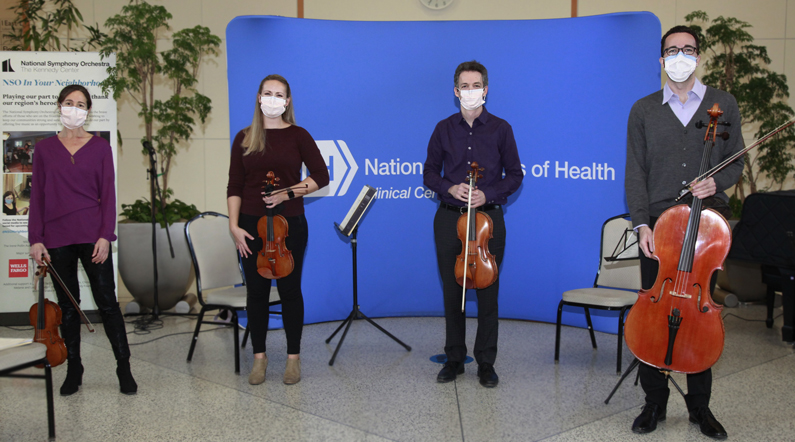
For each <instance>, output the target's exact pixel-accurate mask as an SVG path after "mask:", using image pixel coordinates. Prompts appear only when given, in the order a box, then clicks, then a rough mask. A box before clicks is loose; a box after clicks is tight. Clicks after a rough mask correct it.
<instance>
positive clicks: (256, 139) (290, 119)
mask: <svg viewBox="0 0 795 442" xmlns="http://www.w3.org/2000/svg"><path fill="white" fill-rule="evenodd" d="M268 80H276V81H278V82H279V83H281V84H283V85H284V87H285V89H286V90H287V98H289V99H290V103H289V104H288V105H287V108H286V109H285V111H284V113H283V114H282V120H284V122H285V123H288V124H292V125H295V111H294V110H293V100H292V96H293V95H292V93H291V92H290V83H288V82H287V80H286V79H285V78H284V77H282V76H281V75H278V74H271V75H268V76H267V77H265V78H263V79H262V81H261V82H260V84H259V89H257V98H256V99H255V100H254V118H253V119H252V120H251V126H249V127H247V128H246V129H245V133H246V136H245V138H243V147H245V148H246V151H245V152H244V153H243V155H244V156H245V155H248V154H251V153H257V152H264V151H265V126H264V124H263V123H262V111H261V110H260V108H259V104H260V103H259V97H260V94H261V93H262V86H263V85H264V84H265V82H266V81H268Z"/></svg>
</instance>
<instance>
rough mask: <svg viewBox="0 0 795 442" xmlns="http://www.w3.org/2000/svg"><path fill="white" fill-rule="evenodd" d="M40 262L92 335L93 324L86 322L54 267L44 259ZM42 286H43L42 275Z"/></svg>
mask: <svg viewBox="0 0 795 442" xmlns="http://www.w3.org/2000/svg"><path fill="white" fill-rule="evenodd" d="M41 260H42V261H44V266H43V267H44V268H45V269H47V270H49V272H50V274H51V275H52V277H53V279H55V281H56V282H58V285H60V286H61V288H62V289H63V291H64V292H66V296H67V297H68V298H69V300H70V301H72V305H74V306H75V308H76V309H77V311H78V312H79V313H80V318H81V319H82V320H83V323H84V324H86V328H87V329H88V331H89V332H91V333H94V327H92V326H93V325H94V324H92V323H91V321H89V320H88V316H86V314H85V313H83V310H81V309H80V306H79V305H77V301H75V298H74V296H72V293H71V292H70V291H69V289H68V288H66V284H64V283H63V280H62V279H61V276H60V275H59V274H58V272H56V271H55V267H53V266H52V263H51V262H50V260H49V259H47V258H45V257H42V258H41ZM42 284H44V275H42Z"/></svg>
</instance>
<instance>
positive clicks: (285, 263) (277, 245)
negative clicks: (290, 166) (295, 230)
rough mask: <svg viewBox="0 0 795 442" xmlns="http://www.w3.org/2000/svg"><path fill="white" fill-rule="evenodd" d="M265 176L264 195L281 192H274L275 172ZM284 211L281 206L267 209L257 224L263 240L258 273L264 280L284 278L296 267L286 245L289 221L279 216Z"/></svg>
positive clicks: (277, 179)
mask: <svg viewBox="0 0 795 442" xmlns="http://www.w3.org/2000/svg"><path fill="white" fill-rule="evenodd" d="M265 176H266V179H265V180H264V181H263V182H264V183H265V186H263V190H264V194H265V195H268V196H269V195H273V194H274V193H277V192H279V191H277V192H274V190H273V189H274V187H275V186H277V185H278V184H275V182H276V181H279V178H276V176H275V174H274V173H273V171H269V172H268V173H267V175H265ZM283 190H284V191H286V190H287V189H283ZM282 210H284V206H283V205H281V204H280V205H278V206H276V207H274V208H272V209H269V208H267V207H266V208H265V216H263V217H262V218H260V219H259V222H257V233H258V234H259V237H260V238H262V250H260V251H259V252H257V273H259V274H260V276H262V277H263V278H268V279H279V278H284V277H285V276H287V275H289V274H290V273H292V271H293V267H294V266H295V263H294V262H293V254H292V252H290V251H289V250H288V249H287V246H286V245H285V243H284V242H285V240H286V239H287V231H288V225H287V220H286V219H284V217H283V216H281V215H279V213H281V212H282Z"/></svg>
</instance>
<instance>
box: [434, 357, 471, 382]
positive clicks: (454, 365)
mask: <svg viewBox="0 0 795 442" xmlns="http://www.w3.org/2000/svg"><path fill="white" fill-rule="evenodd" d="M460 374H464V364H462V363H461V362H445V363H444V367H442V369H441V371H439V374H438V375H437V376H436V382H440V383H443V384H444V383H446V382H451V381H454V380H455V378H456V376H458V375H460Z"/></svg>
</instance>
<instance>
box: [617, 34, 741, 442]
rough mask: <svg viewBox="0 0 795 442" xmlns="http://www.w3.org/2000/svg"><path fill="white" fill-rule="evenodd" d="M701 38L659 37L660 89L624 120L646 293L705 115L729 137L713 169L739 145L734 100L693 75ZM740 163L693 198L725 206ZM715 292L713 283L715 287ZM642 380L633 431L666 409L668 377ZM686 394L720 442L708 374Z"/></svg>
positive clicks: (692, 172)
mask: <svg viewBox="0 0 795 442" xmlns="http://www.w3.org/2000/svg"><path fill="white" fill-rule="evenodd" d="M698 45H699V42H698V35H697V34H696V33H695V32H693V30H691V29H690V28H688V27H686V26H675V27H673V28H671V30H669V31H668V32H667V33H666V34H665V35H664V36H663V38H662V41H661V48H660V49H661V51H660V52H661V57H660V64H661V65H662V67H663V69H664V70H665V72H666V74H667V75H668V81H667V82H666V84H665V87H664V88H663V89H662V90H660V91H657V92H655V93H653V94H651V95H649V96H647V97H644V98H641V99H640V100H638V101H637V102H636V103H635V104H634V105H633V106H632V110H631V111H630V114H629V122H628V123H627V164H626V179H625V188H626V194H627V205H628V206H629V212H630V215H631V216H632V224H633V226H634V227H635V230H636V231H637V232H638V237H639V246H640V248H641V250H642V251H643V253H642V254H641V256H640V258H641V260H640V261H641V279H642V284H643V288H644V289H649V288H651V287H652V286H653V285H654V282H655V279H656V278H657V271H658V268H659V266H658V263H657V261H656V260H655V259H652V254H653V253H654V238H653V236H652V232H653V230H652V229H653V228H654V224H655V222H656V221H657V218H658V217H659V216H660V215H661V214H662V212H663V211H665V210H666V209H668V208H669V207H672V206H674V205H675V204H678V203H676V202H675V201H674V199H675V198H676V197H677V196H679V191H680V190H681V189H682V188H683V187H684V186H685V185H687V184H689V183H691V182H692V181H693V180H694V179H695V178H696V177H697V176H698V169H699V166H700V164H701V157H702V154H703V151H704V133H705V131H706V128H704V127H700V126H701V125H700V124H698V123H700V122H702V121H703V122H704V123H707V122H708V120H709V115H708V114H707V110H708V109H709V108H711V107H712V105H713V104H715V103H718V104H719V106H720V108H721V110H723V116H722V117H721V119H720V120H719V121H720V122H727V123H729V125H728V126H719V128H720V130H724V131H726V132H728V133H729V138H728V140H723V139H720V138H719V139H718V140H717V141H716V143H715V146H714V147H713V150H712V153H711V156H710V164H709V167H712V166H715V165H716V164H718V163H720V162H721V161H723V160H724V159H726V158H728V157H729V156H731V155H732V154H734V153H735V152H738V151H740V150H741V149H742V148H743V147H744V144H743V137H742V131H741V117H740V110H739V108H738V107H737V101H736V100H735V99H734V97H733V96H732V95H731V94H729V93H727V92H723V91H719V90H717V89H714V88H712V87H709V86H705V85H703V84H701V82H699V81H698V79H697V78H696V76H695V68H696V66H697V65H698V63H699V62H700V61H701V56H700V55H699V46H698ZM742 169H743V162H742V161H736V162H734V163H733V164H731V165H730V166H728V167H726V168H725V169H724V170H722V171H721V172H719V173H717V174H715V175H714V177H712V178H708V179H706V180H703V181H701V182H699V183H697V184H695V185H693V186H692V194H693V196H694V197H696V198H700V199H702V200H705V207H713V208H716V209H718V211H721V210H719V209H721V208H724V209H725V208H727V206H728V200H729V199H728V197H727V196H726V194H725V193H724V190H726V189H727V188H729V187H731V186H732V185H734V184H735V183H736V182H737V180H738V179H739V178H740V175H741V173H742ZM712 289H714V278H713V282H712ZM639 370H640V381H641V385H642V386H643V391H644V392H645V393H646V405H644V407H643V411H642V412H641V414H640V416H638V418H637V419H635V421H634V423H633V424H632V431H634V432H636V433H649V432H652V431H654V430H655V429H656V428H657V422H658V421H662V420H664V419H665V415H666V407H667V404H668V395H669V393H670V391H669V389H668V380H667V378H666V377H665V375H663V374H662V373H661V372H660V371H659V370H658V369H656V368H653V367H651V366H648V365H646V364H641V365H640V369H639ZM687 389H688V394H687V396H686V397H685V401H686V403H687V407H688V411H689V413H690V421H691V422H693V423H697V424H699V426H700V429H701V432H702V433H704V434H705V435H707V436H710V437H713V438H716V439H724V438H726V437H727V435H726V430H724V428H723V426H722V425H721V424H720V422H718V420H717V419H715V416H713V414H712V412H711V411H710V409H709V399H710V394H711V391H712V370H711V369H708V370H707V371H704V372H702V373H696V374H690V375H688V376H687Z"/></svg>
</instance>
